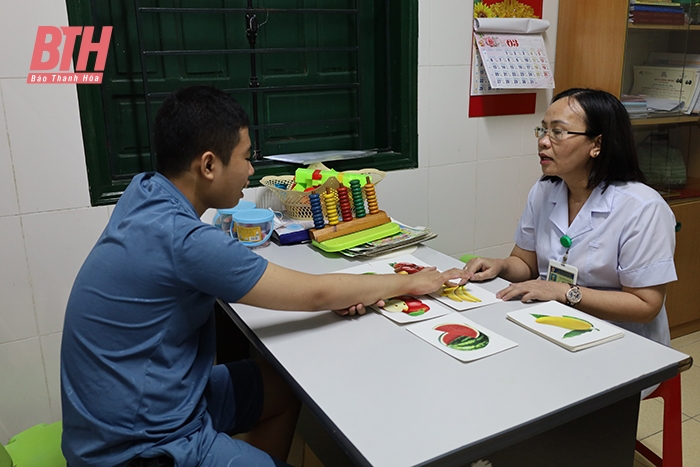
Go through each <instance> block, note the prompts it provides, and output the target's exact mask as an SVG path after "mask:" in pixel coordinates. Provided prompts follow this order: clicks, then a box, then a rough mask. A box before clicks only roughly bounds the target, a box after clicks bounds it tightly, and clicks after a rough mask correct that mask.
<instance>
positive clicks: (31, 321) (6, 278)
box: [0, 216, 38, 398]
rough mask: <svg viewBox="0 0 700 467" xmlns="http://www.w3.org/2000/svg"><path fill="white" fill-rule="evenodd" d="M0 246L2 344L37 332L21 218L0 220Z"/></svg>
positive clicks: (1, 218) (3, 218)
mask: <svg viewBox="0 0 700 467" xmlns="http://www.w3.org/2000/svg"><path fill="white" fill-rule="evenodd" d="M0 245H2V247H0V264H2V267H0V343H3V342H10V341H16V340H20V339H26V338H28V337H34V336H36V335H37V333H38V330H37V325H36V316H35V314H34V303H33V302H32V288H31V286H30V285H29V269H28V267H27V256H26V254H25V252H24V241H23V239H22V227H21V222H20V218H19V216H12V217H0ZM0 374H2V373H0ZM0 394H2V393H0ZM0 398H1V397H0Z"/></svg>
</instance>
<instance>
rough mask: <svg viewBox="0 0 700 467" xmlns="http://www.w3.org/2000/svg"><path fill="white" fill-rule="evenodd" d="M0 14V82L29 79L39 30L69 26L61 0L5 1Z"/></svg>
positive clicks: (64, 5) (64, 6)
mask: <svg viewBox="0 0 700 467" xmlns="http://www.w3.org/2000/svg"><path fill="white" fill-rule="evenodd" d="M1 9H2V14H0V31H2V32H1V33H0V37H1V38H2V40H0V57H2V60H0V78H23V79H25V80H26V79H27V74H28V73H29V65H30V64H31V61H32V52H33V50H34V41H35V40H36V31H37V27H39V26H68V14H67V13H66V3H65V1H62V0H26V1H21V2H13V1H10V0H8V1H3V2H2V7H1Z"/></svg>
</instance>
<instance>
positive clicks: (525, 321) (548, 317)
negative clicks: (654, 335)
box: [506, 302, 625, 352]
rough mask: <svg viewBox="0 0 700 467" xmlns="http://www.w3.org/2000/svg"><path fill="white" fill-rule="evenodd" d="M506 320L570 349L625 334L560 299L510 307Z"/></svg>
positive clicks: (609, 339) (575, 350) (593, 344)
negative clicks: (514, 307) (563, 303)
mask: <svg viewBox="0 0 700 467" xmlns="http://www.w3.org/2000/svg"><path fill="white" fill-rule="evenodd" d="M506 316H507V317H508V319H509V320H511V321H513V322H515V323H517V324H519V325H520V326H523V327H524V328H526V329H529V330H530V331H532V332H534V333H535V334H538V335H540V336H542V337H544V338H545V339H548V340H550V341H552V342H554V343H555V344H558V345H560V346H562V347H564V348H565V349H567V350H570V351H572V352H577V351H579V350H583V349H587V348H589V347H593V346H596V345H599V344H603V343H605V342H610V341H612V340H615V339H619V338H621V337H623V336H624V335H625V333H624V332H623V330H622V329H620V328H618V327H617V326H615V325H613V324H610V323H608V322H607V321H603V320H601V319H598V318H595V317H593V316H591V315H588V314H586V313H584V312H582V311H579V310H576V309H575V308H571V307H568V306H565V305H562V304H561V303H559V302H544V303H542V304H539V305H535V306H529V307H527V308H524V309H521V310H517V311H512V312H510V313H508V314H507V315H506Z"/></svg>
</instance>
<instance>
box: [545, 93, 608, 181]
mask: <svg viewBox="0 0 700 467" xmlns="http://www.w3.org/2000/svg"><path fill="white" fill-rule="evenodd" d="M584 116H585V114H584V111H583V109H582V108H581V106H580V105H579V103H578V102H577V101H576V99H573V98H571V97H564V98H562V99H559V100H558V101H556V102H554V103H552V105H550V106H549V108H548V109H547V112H546V113H545V114H544V118H543V119H542V127H544V128H546V129H549V130H555V131H556V130H567V131H575V132H580V133H583V132H585V131H586V124H585V121H584ZM537 149H538V155H539V157H540V166H541V168H542V174H543V175H550V176H557V177H559V178H561V179H562V180H564V181H565V182H566V184H567V185H569V186H570V187H571V186H572V184H574V183H577V182H578V183H583V184H584V186H585V185H587V184H588V175H589V174H590V172H591V167H592V164H593V159H594V158H596V157H598V154H599V153H600V137H599V136H597V137H590V136H587V135H577V134H571V133H569V134H564V135H561V137H560V139H557V138H556V136H555V137H553V136H552V133H551V132H550V133H547V134H545V135H544V136H543V137H542V138H540V139H539V140H538V141H537Z"/></svg>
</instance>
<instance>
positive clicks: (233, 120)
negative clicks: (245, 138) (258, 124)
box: [153, 86, 249, 175]
mask: <svg viewBox="0 0 700 467" xmlns="http://www.w3.org/2000/svg"><path fill="white" fill-rule="evenodd" d="M248 126H249V121H248V116H247V115H246V113H245V111H244V110H243V107H241V106H240V104H239V103H238V102H236V101H235V100H233V99H232V98H231V97H229V96H228V95H226V93H224V92H223V91H221V90H220V89H217V88H214V87H211V86H191V87H187V88H182V89H178V90H176V91H174V92H173V93H171V94H170V95H169V96H168V97H167V98H166V99H165V100H164V101H163V104H162V105H161V107H160V110H158V115H157V116H156V120H155V125H154V129H153V137H154V138H153V139H154V146H155V148H154V149H155V154H156V170H157V171H158V172H160V173H162V174H163V175H177V174H179V173H182V172H184V171H187V170H189V167H190V164H191V163H192V161H193V160H194V158H195V157H197V156H200V155H202V154H204V153H205V152H207V151H211V152H213V153H214V154H215V155H216V157H218V158H219V159H220V160H221V162H222V163H223V164H224V165H228V163H229V160H230V159H231V153H232V152H233V149H234V148H235V147H236V145H237V144H238V142H239V140H240V134H239V132H240V129H241V128H247V127H248Z"/></svg>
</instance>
